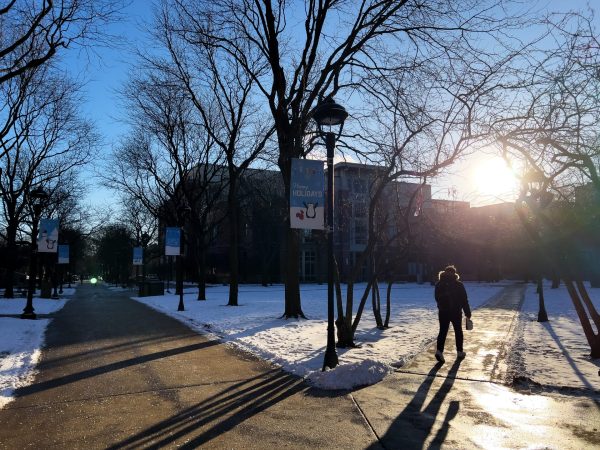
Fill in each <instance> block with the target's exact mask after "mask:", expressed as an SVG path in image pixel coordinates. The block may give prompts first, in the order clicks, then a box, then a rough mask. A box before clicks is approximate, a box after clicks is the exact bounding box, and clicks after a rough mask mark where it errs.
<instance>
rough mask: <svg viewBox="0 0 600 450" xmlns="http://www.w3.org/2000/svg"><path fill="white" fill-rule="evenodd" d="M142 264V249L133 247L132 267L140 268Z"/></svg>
mask: <svg viewBox="0 0 600 450" xmlns="http://www.w3.org/2000/svg"><path fill="white" fill-rule="evenodd" d="M142 264H144V249H143V248H142V247H133V265H134V266H141V265H142Z"/></svg>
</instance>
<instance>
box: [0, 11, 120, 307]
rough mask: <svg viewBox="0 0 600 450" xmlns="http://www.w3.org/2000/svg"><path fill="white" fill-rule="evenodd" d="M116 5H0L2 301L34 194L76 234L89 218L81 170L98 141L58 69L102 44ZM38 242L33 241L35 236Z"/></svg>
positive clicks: (9, 291) (73, 86)
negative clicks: (75, 53) (73, 53)
mask: <svg viewBox="0 0 600 450" xmlns="http://www.w3.org/2000/svg"><path fill="white" fill-rule="evenodd" d="M118 7H119V2H116V1H112V0H106V1H88V0H83V1H80V0H77V1H63V2H54V1H52V0H42V1H35V2H29V1H22V0H11V1H8V2H3V4H2V5H1V6H0V29H1V30H2V31H0V194H1V212H2V215H1V219H0V224H1V226H2V227H1V229H0V237H1V238H2V241H3V244H4V247H5V251H6V256H7V258H6V267H5V269H6V277H5V278H6V279H5V291H4V295H5V297H12V296H13V295H14V292H13V284H14V272H15V270H16V268H17V267H16V262H17V258H16V256H17V246H18V243H19V242H23V241H26V240H28V239H29V237H28V236H27V234H28V233H29V231H30V229H31V221H32V219H33V215H32V208H31V202H30V200H31V199H30V198H29V192H31V191H33V190H34V189H36V188H38V187H41V188H43V189H44V190H45V191H46V192H47V194H49V198H50V202H49V203H48V205H46V210H45V214H48V215H55V216H57V217H58V218H60V220H61V226H62V227H63V228H65V227H66V226H69V227H71V228H78V227H79V226H80V225H81V224H82V223H83V222H85V219H86V217H85V216H87V214H86V213H85V211H84V210H83V209H82V208H80V207H79V206H78V205H79V201H80V198H81V196H82V194H83V191H84V186H83V184H82V183H81V182H80V181H79V179H78V176H77V172H78V170H79V169H80V168H81V167H82V166H83V165H85V164H86V163H87V162H88V161H89V159H90V156H91V154H92V151H93V150H94V149H95V148H96V147H97V144H98V142H99V136H98V135H97V133H96V132H95V131H94V127H93V125H92V124H91V123H90V122H89V121H88V120H85V119H83V118H82V114H81V112H80V110H79V107H80V104H81V103H82V98H81V94H80V86H79V85H78V83H76V82H74V81H73V80H71V79H70V78H69V77H68V76H66V75H65V74H64V73H63V72H62V71H60V70H59V69H58V65H59V64H58V62H57V61H58V60H59V58H60V54H61V53H62V51H64V50H65V49H67V48H70V47H76V46H89V45H90V44H91V43H92V42H93V43H94V45H98V44H99V43H100V42H102V38H103V36H104V32H103V26H104V25H105V24H106V23H107V22H109V21H110V20H113V19H114V18H115V16H116V14H117V12H118ZM31 239H33V237H31Z"/></svg>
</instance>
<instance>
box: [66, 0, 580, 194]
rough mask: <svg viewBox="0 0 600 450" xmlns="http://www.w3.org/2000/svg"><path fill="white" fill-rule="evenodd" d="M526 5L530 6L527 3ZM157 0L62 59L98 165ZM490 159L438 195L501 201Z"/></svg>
mask: <svg viewBox="0 0 600 450" xmlns="http://www.w3.org/2000/svg"><path fill="white" fill-rule="evenodd" d="M525 4H526V5H529V6H530V4H528V3H527V2H525ZM151 5H152V3H151V2H149V1H145V0H132V1H131V3H130V4H129V5H128V6H127V8H126V9H125V10H124V11H123V17H124V19H123V21H121V22H120V23H118V24H114V25H112V26H111V27H110V28H109V29H108V30H107V31H108V32H109V33H110V34H111V35H114V36H115V39H114V40H113V42H114V43H115V44H116V45H115V47H114V48H107V47H104V48H98V49H96V50H95V51H93V52H87V53H86V52H83V51H81V50H79V49H70V50H68V51H67V52H66V53H65V55H64V56H63V60H62V62H63V63H64V64H65V65H66V67H67V68H68V70H69V71H70V72H71V73H72V74H73V75H74V76H75V77H77V78H78V79H80V80H83V81H84V82H85V88H84V92H85V97H86V100H87V101H86V103H85V104H84V105H82V110H83V111H84V114H85V115H86V116H88V117H89V118H91V119H92V120H93V121H94V122H95V123H96V125H97V128H98V130H99V132H100V133H101V135H102V136H103V149H102V152H101V154H100V155H99V157H98V161H97V162H96V163H95V164H92V166H94V169H99V168H100V166H101V165H102V166H104V162H103V161H102V162H100V161H101V160H102V159H103V158H102V156H103V155H107V154H108V153H109V151H110V149H111V148H112V147H113V146H114V145H116V144H117V143H118V141H119V139H120V137H121V136H123V135H124V134H125V133H126V132H127V126H126V125H125V124H124V123H123V120H122V119H123V118H124V114H126V113H125V112H124V111H123V110H122V109H121V108H120V102H119V98H118V90H119V89H120V88H121V87H122V85H123V83H124V82H125V81H126V79H127V75H128V71H129V69H130V68H131V65H132V63H133V62H134V61H135V56H134V55H133V52H132V49H133V48H134V47H136V46H137V47H147V46H149V45H152V43H151V41H150V40H149V38H148V37H147V35H146V33H145V32H144V26H145V25H147V24H150V23H151V22H152V16H153V13H152V6H151ZM587 5H588V2H587V0H569V1H565V0H549V1H546V0H540V1H538V2H537V7H538V8H539V9H540V10H546V11H564V10H581V9H585V8H586V7H587ZM486 161H487V157H484V156H481V157H479V159H478V160H477V161H475V162H474V161H473V160H471V161H470V163H469V164H466V165H465V164H461V165H457V166H455V167H453V168H452V169H451V173H450V174H449V175H447V176H445V177H443V178H440V179H439V180H437V181H435V182H434V183H433V184H434V186H433V189H432V191H433V193H434V196H437V197H439V198H448V195H447V192H448V191H449V188H452V187H455V188H456V189H455V192H456V195H455V198H456V199H458V200H467V201H471V202H473V203H474V204H477V203H487V202H492V203H493V202H495V201H498V200H500V199H498V198H494V196H493V195H492V196H489V195H488V196H487V197H486V196H481V195H479V194H478V193H476V191H477V186H476V184H475V178H476V177H474V170H475V169H473V168H474V167H476V166H475V164H476V163H477V164H479V163H481V164H485V163H486ZM94 169H92V168H90V169H88V172H89V173H88V174H86V179H87V180H88V181H89V183H91V184H92V185H91V186H90V189H89V193H88V197H87V202H88V203H92V204H110V203H112V202H113V201H114V199H115V196H114V195H113V194H112V193H111V192H109V191H107V190H105V189H103V188H101V187H100V186H96V185H95V182H94V180H93V177H92V176H91V175H92V173H93V170H94ZM87 175H90V176H87Z"/></svg>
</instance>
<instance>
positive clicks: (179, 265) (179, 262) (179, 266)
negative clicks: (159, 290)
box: [175, 228, 185, 311]
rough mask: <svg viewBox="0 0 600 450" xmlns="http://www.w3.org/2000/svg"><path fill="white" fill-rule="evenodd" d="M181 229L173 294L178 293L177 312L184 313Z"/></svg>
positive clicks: (181, 231) (181, 230)
mask: <svg viewBox="0 0 600 450" xmlns="http://www.w3.org/2000/svg"><path fill="white" fill-rule="evenodd" d="M182 258H183V229H182V228H180V235H179V255H177V286H176V287H175V292H179V306H177V311H185V306H184V304H183V261H182Z"/></svg>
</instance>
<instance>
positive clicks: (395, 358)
mask: <svg viewBox="0 0 600 450" xmlns="http://www.w3.org/2000/svg"><path fill="white" fill-rule="evenodd" d="M507 284H510V282H504V283H495V284H484V283H466V288H467V292H468V295H469V303H470V304H471V307H472V308H477V307H478V306H480V305H482V304H483V303H485V302H486V301H487V300H489V299H490V297H492V296H493V295H494V294H496V293H497V292H499V291H500V290H501V289H502V287H504V286H506V285H507ZM364 287H365V285H364V284H360V285H357V286H356V287H355V298H356V300H355V309H356V307H358V304H357V303H358V300H359V299H360V295H361V294H362V292H363V291H364ZM301 289H302V309H303V311H304V314H305V315H306V316H307V318H308V320H304V319H298V320H296V319H288V320H283V319H280V316H281V315H282V313H283V307H284V304H283V298H284V287H283V286H282V285H276V286H271V287H261V286H255V285H244V286H240V294H239V303H240V306H239V307H228V306H225V305H226V304H227V295H228V287H227V286H215V287H210V288H208V289H207V292H206V294H207V298H208V300H207V301H197V300H196V292H197V291H196V290H194V289H186V290H185V292H186V294H185V296H184V298H185V308H186V311H182V312H178V311H177V304H178V299H179V297H178V296H175V295H165V296H157V297H143V298H135V299H136V300H138V301H140V302H142V303H145V304H147V305H149V306H151V307H152V308H155V309H157V310H159V311H161V312H163V313H165V314H168V315H170V316H172V317H174V318H176V319H178V320H181V321H183V322H185V323H187V324H188V325H189V326H190V327H192V328H194V329H196V330H198V331H200V332H202V333H211V334H212V335H214V336H215V337H216V338H218V339H221V340H222V341H225V342H228V343H231V344H233V345H237V346H239V347H241V348H242V349H244V350H246V351H249V352H251V353H253V354H255V355H257V356H259V357H261V358H263V359H266V360H268V361H271V362H273V363H275V364H277V365H279V366H281V367H282V368H283V369H284V370H286V371H288V372H291V373H293V374H296V375H298V376H301V377H305V378H306V379H307V380H308V381H309V382H310V383H312V384H313V385H315V386H318V387H322V388H326V389H350V388H353V387H355V386H361V385H367V384H373V383H376V382H378V381H380V380H381V379H382V378H383V377H385V376H386V375H387V374H388V373H390V372H392V371H393V370H394V367H400V366H402V365H404V364H405V363H406V362H407V361H408V360H409V359H410V358H412V357H413V356H414V355H416V354H417V353H419V352H420V351H422V350H423V349H424V348H425V347H427V346H428V345H429V344H430V343H431V342H432V341H433V340H434V339H435V337H436V336H437V329H438V325H437V308H436V304H435V300H434V298H433V286H431V285H429V284H422V285H419V284H397V285H394V288H393V289H392V308H391V310H392V312H391V319H390V328H389V329H387V330H378V329H377V328H376V326H375V320H374V318H373V312H372V308H371V300H370V297H369V299H368V301H367V305H366V307H365V310H364V312H363V316H362V319H361V321H360V324H359V326H358V329H357V331H356V336H355V342H356V343H357V344H359V345H360V346H361V348H358V349H351V350H347V349H338V356H339V360H340V365H339V366H338V367H337V368H336V369H335V370H333V371H326V372H322V371H321V368H322V365H323V354H324V350H325V346H326V330H327V323H326V322H327V286H326V285H315V284H311V285H303V286H302V288H301ZM380 289H381V295H382V315H383V316H384V317H385V289H386V286H381V287H380ZM344 294H345V291H344Z"/></svg>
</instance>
